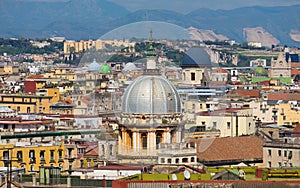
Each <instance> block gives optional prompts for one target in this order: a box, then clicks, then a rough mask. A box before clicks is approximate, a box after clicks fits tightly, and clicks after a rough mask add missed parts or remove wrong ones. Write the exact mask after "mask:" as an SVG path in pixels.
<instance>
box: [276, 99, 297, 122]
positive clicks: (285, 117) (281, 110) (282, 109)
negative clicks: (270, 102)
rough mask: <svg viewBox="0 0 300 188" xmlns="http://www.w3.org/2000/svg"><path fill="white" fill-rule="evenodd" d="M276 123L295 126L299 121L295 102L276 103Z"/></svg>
mask: <svg viewBox="0 0 300 188" xmlns="http://www.w3.org/2000/svg"><path fill="white" fill-rule="evenodd" d="M277 119H278V120H277V123H278V125H292V126H296V125H297V124H298V123H299V122H300V112H299V107H298V106H297V104H293V102H290V103H281V104H279V105H278V117H277Z"/></svg>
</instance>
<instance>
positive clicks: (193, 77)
mask: <svg viewBox="0 0 300 188" xmlns="http://www.w3.org/2000/svg"><path fill="white" fill-rule="evenodd" d="M191 80H192V81H195V80H196V74H195V73H194V72H192V73H191Z"/></svg>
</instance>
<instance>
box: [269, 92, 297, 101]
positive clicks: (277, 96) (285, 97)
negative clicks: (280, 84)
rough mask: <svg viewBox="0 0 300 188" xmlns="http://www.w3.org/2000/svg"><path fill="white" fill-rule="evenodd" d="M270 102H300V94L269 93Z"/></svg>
mask: <svg viewBox="0 0 300 188" xmlns="http://www.w3.org/2000/svg"><path fill="white" fill-rule="evenodd" d="M268 100H292V101H298V100H300V93H269V94H268Z"/></svg>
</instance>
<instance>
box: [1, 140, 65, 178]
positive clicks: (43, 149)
mask: <svg viewBox="0 0 300 188" xmlns="http://www.w3.org/2000/svg"><path fill="white" fill-rule="evenodd" d="M0 158H1V159H2V160H1V161H0V166H8V164H7V162H6V161H5V159H11V160H13V161H12V166H13V167H24V168H25V169H26V173H27V174H29V173H31V172H35V171H38V170H39V167H40V166H57V167H59V166H61V167H63V164H64V143H63V142H61V143H59V144H53V145H51V146H49V145H47V144H35V145H30V143H18V144H16V145H14V144H3V145H1V146H0Z"/></svg>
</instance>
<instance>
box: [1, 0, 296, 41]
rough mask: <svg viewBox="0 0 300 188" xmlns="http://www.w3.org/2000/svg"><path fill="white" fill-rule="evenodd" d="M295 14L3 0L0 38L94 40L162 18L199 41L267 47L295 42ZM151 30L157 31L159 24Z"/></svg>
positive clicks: (92, 0) (291, 9) (288, 10)
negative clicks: (117, 30) (141, 8)
mask: <svg viewBox="0 0 300 188" xmlns="http://www.w3.org/2000/svg"><path fill="white" fill-rule="evenodd" d="M299 18H300V4H299V5H294V6H286V7H285V6H280V7H259V6H255V7H245V8H238V9H233V10H210V9H198V10H195V11H192V12H190V13H188V14H180V13H177V12H173V11H166V10H138V11H135V12H130V11H128V10H127V9H125V8H124V7H121V6H119V5H117V4H114V3H112V2H109V1H106V0H70V1H68V2H43V1H40V2H31V1H22V0H1V1H0V25H1V27H0V37H4V38H9V37H28V38H38V37H39V38H40V37H51V36H65V37H66V38H67V39H77V40H79V39H89V38H90V39H97V38H99V37H100V36H102V35H103V34H105V33H107V32H109V31H111V30H113V29H115V28H118V27H120V26H123V25H126V24H130V23H134V22H141V21H161V22H168V23H172V24H176V25H178V26H181V27H183V28H186V29H188V28H190V30H191V28H192V33H191V35H190V37H191V38H194V39H195V38H196V39H197V37H198V39H199V40H205V39H216V40H217V39H220V40H221V39H224V38H228V39H233V40H236V41H238V42H243V41H246V40H248V41H254V42H263V44H264V45H266V46H268V45H271V44H286V45H295V46H299V44H300V19H299ZM150 27H151V26H150ZM140 29H141V28H140ZM152 29H153V30H154V32H155V30H156V29H157V28H152ZM190 30H187V31H190ZM135 32H136V33H135ZM135 32H133V31H132V30H131V31H130V35H132V36H135V35H137V33H139V32H141V30H139V28H137V29H136V30H135ZM143 32H144V31H143ZM159 32H161V31H159ZM190 32H191V31H190ZM197 32H198V33H197ZM123 34H124V36H128V33H127V34H126V31H125V30H124V32H123V33H122V32H121V33H119V34H118V37H119V38H122V37H124V36H122V35H123ZM146 35H148V33H146ZM218 37H220V38H218Z"/></svg>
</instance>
